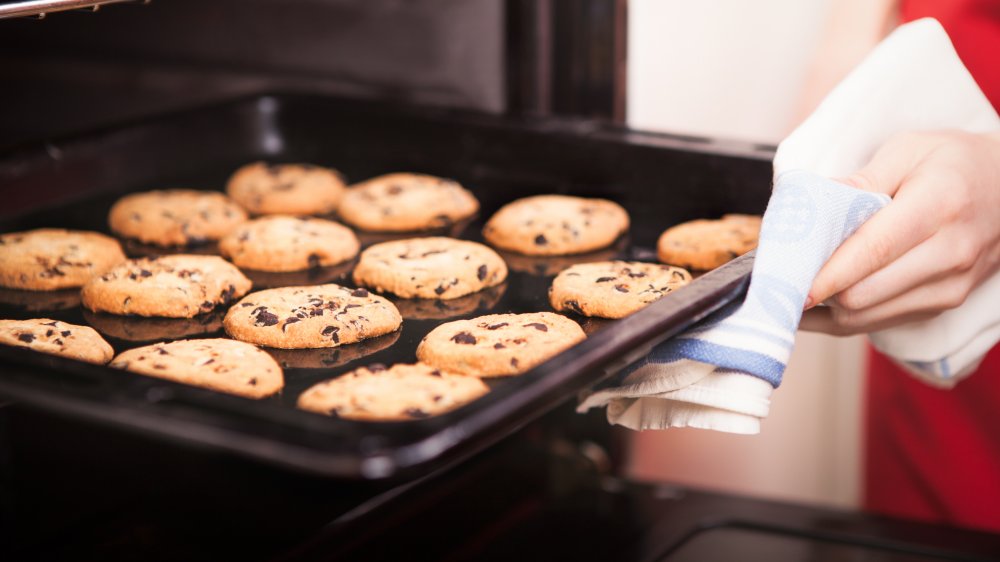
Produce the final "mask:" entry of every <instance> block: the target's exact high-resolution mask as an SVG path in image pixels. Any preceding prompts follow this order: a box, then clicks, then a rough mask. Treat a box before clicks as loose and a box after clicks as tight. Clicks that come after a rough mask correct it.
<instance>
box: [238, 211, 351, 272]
mask: <svg viewBox="0 0 1000 562" xmlns="http://www.w3.org/2000/svg"><path fill="white" fill-rule="evenodd" d="M360 247H361V246H360V244H359V243H358V238H357V236H355V235H354V232H353V231H352V230H351V229H349V228H347V227H346V226H344V225H341V224H338V223H335V222H333V221H328V220H323V219H314V218H308V217H291V216H286V215H273V216H269V217H263V218H259V219H255V220H252V221H250V222H247V223H244V224H241V225H239V226H238V227H236V229H235V230H233V231H232V232H230V233H229V234H227V235H226V236H225V237H224V238H223V239H222V240H220V241H219V251H220V252H221V253H222V255H223V256H226V257H227V258H229V259H230V260H232V262H233V263H235V264H236V265H238V266H240V267H244V268H247V269H255V270H258V271H299V270H303V269H311V268H316V267H325V266H330V265H336V264H338V263H343V262H345V261H347V260H349V259H351V258H353V257H354V256H356V255H357V254H358V250H359V249H360Z"/></svg>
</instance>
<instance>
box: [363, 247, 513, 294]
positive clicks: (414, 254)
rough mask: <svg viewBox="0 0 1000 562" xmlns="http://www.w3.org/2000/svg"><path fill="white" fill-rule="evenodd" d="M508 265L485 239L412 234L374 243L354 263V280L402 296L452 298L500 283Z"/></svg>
mask: <svg viewBox="0 0 1000 562" xmlns="http://www.w3.org/2000/svg"><path fill="white" fill-rule="evenodd" d="M506 278H507V264H505V263H504V261H503V259H501V258H500V256H499V255H497V253H496V252H494V251H493V250H491V249H490V248H487V247H486V246H484V245H482V244H477V243H475V242H468V241H466V240H456V239H454V238H444V237H433V238H410V239H407V240H400V241H398V242H383V243H382V244H376V245H374V246H372V247H370V248H368V249H366V250H365V251H364V252H361V259H360V260H358V265H357V267H355V268H354V282H355V283H357V284H359V285H364V286H366V287H371V288H373V289H375V290H376V291H379V292H386V291H388V292H390V293H392V294H394V295H398V296H400V297H403V298H424V299H453V298H456V297H461V296H463V295H468V294H470V293H475V292H476V291H481V290H483V289H485V288H487V287H492V286H494V285H499V284H500V283H502V282H503V281H504V279H506Z"/></svg>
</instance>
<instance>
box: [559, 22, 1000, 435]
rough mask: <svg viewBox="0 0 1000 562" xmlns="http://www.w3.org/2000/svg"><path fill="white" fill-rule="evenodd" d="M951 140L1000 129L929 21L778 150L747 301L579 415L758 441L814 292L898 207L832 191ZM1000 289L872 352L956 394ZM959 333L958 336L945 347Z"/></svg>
mask: <svg viewBox="0 0 1000 562" xmlns="http://www.w3.org/2000/svg"><path fill="white" fill-rule="evenodd" d="M941 128H951V129H962V130H966V131H970V132H986V131H991V130H997V129H1000V119H998V118H997V115H996V112H995V111H994V110H993V108H992V107H991V105H990V104H989V102H988V101H987V100H986V98H985V96H984V95H983V94H982V92H981V91H980V90H979V88H978V86H977V85H976V84H975V81H974V80H973V79H972V77H971V76H970V75H969V73H968V71H967V70H966V69H965V67H964V65H962V63H961V61H960V60H959V59H958V56H957V54H956V53H955V52H954V49H953V47H952V46H951V42H950V40H949V39H948V36H947V34H946V33H945V31H944V29H943V28H941V26H940V24H939V23H938V22H937V21H936V20H932V19H923V20H918V21H916V22H912V23H909V24H906V25H904V26H901V27H900V28H899V29H897V30H896V31H895V32H893V33H892V34H891V35H890V36H889V37H888V38H886V40H885V41H883V42H882V43H881V44H880V45H879V46H878V47H877V48H876V49H875V50H874V51H873V52H872V54H871V55H869V57H868V58H866V59H865V61H864V62H863V63H862V64H861V65H860V66H859V67H858V68H857V69H855V70H854V71H853V72H852V73H851V74H850V75H849V76H848V77H847V78H845V80H844V81H843V82H842V83H841V84H839V85H838V86H837V87H836V88H835V89H834V90H833V91H832V92H831V93H830V95H829V96H827V98H826V99H825V100H824V101H823V103H822V104H820V106H819V107H818V108H817V110H816V111H815V112H814V113H813V115H811V116H810V117H809V119H807V120H806V121H805V122H804V123H803V124H802V125H801V126H800V127H799V128H798V129H796V130H795V131H794V132H793V133H792V134H791V135H790V136H789V137H788V138H787V139H786V140H785V141H784V142H783V143H782V144H781V146H780V147H779V149H778V152H777V154H776V156H775V160H774V166H775V189H774V192H773V194H772V199H771V201H770V203H769V204H768V210H767V212H766V213H765V216H764V222H763V226H762V231H761V243H760V247H759V248H758V250H757V257H756V258H755V265H754V270H753V273H752V276H751V285H750V289H749V290H748V295H747V299H746V301H745V302H744V303H742V304H741V305H739V306H734V307H730V308H729V309H728V310H726V311H723V312H720V313H718V314H717V315H715V317H713V319H711V320H710V321H709V322H708V323H706V324H705V325H703V326H699V327H698V328H696V329H694V330H691V331H689V332H687V333H685V334H682V335H681V336H679V337H677V338H674V339H673V340H671V341H668V342H666V343H664V344H661V345H660V346H658V347H657V348H656V349H655V350H654V351H653V353H651V354H650V355H649V357H647V358H646V359H645V360H643V361H641V362H640V363H639V364H637V365H634V366H632V367H631V368H629V369H627V370H625V371H623V372H622V373H620V374H618V375H617V376H615V377H612V378H611V379H610V380H609V381H606V382H605V383H604V384H602V385H601V386H600V387H599V388H597V389H595V390H593V391H592V392H591V393H590V394H589V395H588V396H586V397H584V399H583V401H582V403H581V405H580V407H579V410H580V411H584V410H586V409H589V408H592V407H597V406H602V405H607V406H608V419H609V421H611V422H612V423H617V424H620V425H625V426H626V427H631V428H633V429H659V428H667V427H685V426H690V427H701V428H706V429H716V430H720V431H728V432H734V433H757V432H759V430H760V419H761V418H763V417H765V416H766V415H767V410H768V405H769V396H770V392H771V389H772V387H775V386H777V384H778V383H780V377H781V373H782V372H783V371H784V365H785V363H786V362H787V358H788V354H789V353H790V351H791V348H792V343H793V338H794V331H795V329H796V328H797V326H798V321H799V319H800V316H801V308H802V304H803V302H804V300H805V297H806V293H807V291H808V289H809V286H811V284H812V279H813V278H814V277H815V274H816V272H818V269H819V267H820V266H821V265H822V264H823V263H824V262H825V261H826V259H828V257H829V256H830V254H832V252H833V250H834V249H836V247H837V246H838V245H839V244H840V243H841V242H842V241H843V240H844V239H845V238H846V237H847V236H848V235H850V233H851V232H853V231H854V229H856V228H857V227H858V226H860V224H861V223H862V222H863V221H864V220H867V218H868V217H870V216H871V215H872V214H873V213H874V212H875V211H877V210H878V209H879V208H881V206H883V205H885V204H886V203H887V201H888V199H887V198H885V197H884V196H878V195H874V194H870V193H865V192H861V191H859V190H856V189H853V188H850V187H847V186H844V185H842V184H839V183H837V182H833V181H831V180H828V179H825V178H826V177H830V176H832V177H837V176H846V175H849V174H850V173H852V172H854V171H855V170H857V169H859V168H860V167H862V166H863V165H864V164H865V163H866V162H867V161H868V160H869V159H870V158H871V156H872V155H873V154H874V151H875V150H876V149H877V148H878V147H879V146H881V144H882V143H884V142H885V141H886V140H887V139H888V138H889V137H890V136H892V135H893V134H896V133H899V132H904V131H914V130H928V129H941ZM802 170H809V171H808V172H805V171H802ZM772 248H773V249H772ZM788 265H794V266H795V267H788ZM998 279H1000V275H998V276H995V277H994V279H991V280H990V281H989V282H987V283H986V284H984V285H983V286H982V287H980V288H979V289H978V290H977V291H976V292H975V293H974V294H973V295H972V296H971V297H970V299H969V301H968V302H967V303H966V305H964V306H963V307H960V308H959V309H956V310H955V311H951V312H949V313H947V314H945V315H942V316H941V317H939V318H937V319H935V320H933V321H930V322H925V323H920V325H911V326H905V327H901V328H898V329H894V330H888V331H886V332H882V333H879V334H875V335H874V336H873V340H874V341H875V343H876V345H877V346H879V347H880V348H881V349H883V350H884V351H887V352H889V353H890V354H891V355H892V356H894V357H895V358H897V360H899V361H900V362H901V363H903V364H904V365H905V366H907V367H908V368H909V369H910V370H911V371H913V372H915V373H919V374H920V375H921V376H922V377H924V378H925V380H928V381H933V382H939V383H944V384H949V383H953V381H954V380H955V378H956V375H960V374H962V373H967V372H968V371H970V370H971V369H972V368H974V366H975V364H976V363H978V360H979V358H981V356H982V354H983V353H985V351H987V350H988V349H989V348H990V347H992V345H993V343H995V342H996V341H997V337H998V336H1000V307H996V306H993V307H984V306H981V305H980V306H979V307H978V308H976V307H970V306H969V305H970V304H973V303H975V302H980V301H981V300H983V299H986V300H990V299H992V302H993V303H995V302H996V299H997V298H1000V286H997V285H1000V281H998ZM803 287H804V289H803ZM980 295H984V296H982V297H980ZM796 303H797V304H796ZM988 311H994V312H988ZM958 325H961V327H962V329H961V330H957V333H958V334H960V335H961V337H953V336H952V337H942V336H944V335H945V332H946V331H948V333H949V334H955V333H956V331H955V328H956V326H958ZM914 334H919V335H914ZM927 334H931V335H927ZM734 350H736V351H734Z"/></svg>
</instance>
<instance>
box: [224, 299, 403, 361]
mask: <svg viewBox="0 0 1000 562" xmlns="http://www.w3.org/2000/svg"><path fill="white" fill-rule="evenodd" d="M402 322H403V318H402V317H401V316H400V315H399V311H398V310H396V307H395V306H393V305H392V303H391V302H389V301H388V300H386V299H385V298H383V297H380V296H378V295H374V294H372V293H370V292H368V290H367V289H352V288H349V287H341V286H340V285H334V284H329V285H313V286H306V287H283V288H280V289H268V290H266V291H258V292H256V293H251V294H249V295H247V296H246V297H245V298H244V299H243V300H241V301H239V302H238V303H236V304H235V305H233V307H232V308H230V309H229V312H228V313H227V314H226V318H225V320H224V321H223V325H224V326H225V328H226V332H227V333H229V335H230V336H232V337H234V338H236V339H238V340H242V341H246V342H250V343H254V344H257V345H266V346H268V347H277V348H282V349H301V348H314V347H336V346H338V345H343V344H348V343H354V342H356V341H360V340H363V339H366V338H374V337H376V336H381V335H382V334H387V333H389V332H393V331H395V330H396V329H398V328H399V326H400V325H401V324H402Z"/></svg>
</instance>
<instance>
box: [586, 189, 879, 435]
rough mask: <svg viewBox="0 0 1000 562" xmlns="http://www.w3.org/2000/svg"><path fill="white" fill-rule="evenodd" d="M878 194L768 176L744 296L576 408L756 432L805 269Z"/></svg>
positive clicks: (784, 350) (624, 418)
mask: <svg viewBox="0 0 1000 562" xmlns="http://www.w3.org/2000/svg"><path fill="white" fill-rule="evenodd" d="M888 203H889V197H888V196H886V195H882V194H876V193H870V192H866V191H861V190H859V189H855V188H853V187H849V186H846V185H844V184H841V183H838V182H836V181H833V180H830V179H828V178H825V177H823V176H819V175H816V174H813V173H811V172H805V171H799V170H796V171H789V172H785V173H784V174H781V175H780V176H778V178H777V179H776V180H775V185H774V191H773V193H772V194H771V200H770V202H769V203H768V205H767V211H766V212H765V213H764V220H763V221H762V223H761V230H760V244H759V245H758V247H757V254H756V257H755V258H754V266H753V272H752V273H751V276H750V286H749V288H748V289H747V296H746V299H744V301H743V302H742V303H739V304H738V306H735V305H733V306H729V307H727V308H726V309H723V310H722V311H719V312H717V313H716V314H715V315H713V317H712V318H711V319H709V320H708V321H707V322H705V323H703V324H701V325H699V326H697V327H696V328H694V329H691V330H688V331H687V332H685V333H683V334H681V335H679V336H677V337H675V338H673V339H671V340H669V341H667V342H664V343H663V344H660V345H659V346H657V347H656V348H654V349H653V351H652V352H651V353H650V354H649V355H648V356H647V357H646V358H644V359H643V360H642V361H640V362H639V364H637V365H635V366H633V367H631V368H629V369H626V370H625V371H622V372H621V373H619V374H618V375H617V376H615V377H612V378H611V379H610V380H609V381H606V382H605V383H604V384H603V385H602V387H601V388H599V389H597V390H595V391H594V392H593V393H592V394H590V396H588V397H587V398H586V399H585V400H584V401H583V403H582V404H581V405H580V409H581V410H586V409H589V408H592V407H595V406H601V405H605V404H609V407H608V416H609V419H611V420H612V421H613V422H614V423H619V424H622V425H627V426H629V427H634V428H636V429H653V428H661V427H677V426H679V425H681V426H693V427H702V428H707V429H722V428H723V427H724V428H725V429H724V430H725V431H729V432H733V433H756V432H758V431H759V430H760V422H759V420H760V418H763V417H764V416H766V415H767V409H768V397H769V396H770V393H771V389H772V388H774V387H777V386H778V385H779V384H780V383H781V375H782V373H784V371H785V365H786V364H787V363H788V357H789V355H790V354H791V351H792V345H793V344H794V341H795V330H796V329H797V328H798V325H799V320H800V319H801V318H802V308H803V306H804V305H805V301H806V296H808V294H809V289H810V288H811V287H812V283H813V279H815V277H816V274H817V273H819V270H820V268H821V267H822V266H823V264H824V263H826V260H827V259H829V258H830V256H831V255H832V254H833V251H834V250H836V249H837V247H839V246H840V244H841V243H842V242H843V241H844V240H845V239H846V238H847V237H848V236H850V235H851V234H853V233H854V231H855V230H856V229H857V228H858V227H859V226H861V224H862V223H863V222H864V221H866V220H868V218H869V217H871V216H872V215H873V214H875V212H876V211H878V210H879V209H881V208H882V207H884V206H885V205H886V204H888ZM650 398H653V399H652V400H651V399H650ZM665 401H668V402H665ZM612 402H614V404H611V403H612ZM680 403H685V404H680ZM691 404H697V405H701V406H704V407H706V408H710V409H709V410H705V411H704V413H705V414H711V415H698V414H699V410H698V409H697V408H694V409H692V408H691V407H690V405H691ZM662 408H668V409H669V412H665V411H663V410H662ZM665 423H666V424H667V425H664V424H665Z"/></svg>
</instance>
